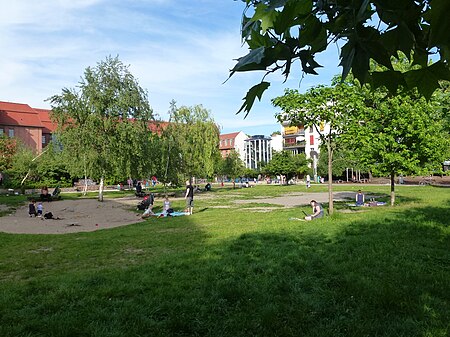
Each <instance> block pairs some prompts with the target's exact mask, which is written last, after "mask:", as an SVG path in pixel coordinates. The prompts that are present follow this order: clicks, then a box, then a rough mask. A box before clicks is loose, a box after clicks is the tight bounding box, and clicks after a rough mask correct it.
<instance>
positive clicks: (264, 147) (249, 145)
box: [244, 135, 272, 170]
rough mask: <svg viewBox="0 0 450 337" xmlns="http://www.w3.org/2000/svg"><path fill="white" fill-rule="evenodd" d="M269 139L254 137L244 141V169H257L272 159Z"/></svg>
mask: <svg viewBox="0 0 450 337" xmlns="http://www.w3.org/2000/svg"><path fill="white" fill-rule="evenodd" d="M271 141H272V138H271V137H266V136H263V135H255V136H252V137H249V138H247V139H246V140H245V160H244V162H245V167H247V168H250V169H254V170H255V169H259V168H260V167H261V164H262V163H268V162H269V161H270V160H271V159H272V146H271Z"/></svg>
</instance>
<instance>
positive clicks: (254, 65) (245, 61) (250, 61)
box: [230, 47, 266, 76]
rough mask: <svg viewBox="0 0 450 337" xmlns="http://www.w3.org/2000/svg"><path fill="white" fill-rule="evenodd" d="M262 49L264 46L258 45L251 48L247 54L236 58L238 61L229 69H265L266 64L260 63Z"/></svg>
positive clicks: (262, 56)
mask: <svg viewBox="0 0 450 337" xmlns="http://www.w3.org/2000/svg"><path fill="white" fill-rule="evenodd" d="M264 50H265V48H264V47H259V48H256V49H253V50H251V51H250V52H249V53H248V54H247V55H245V56H243V57H240V58H238V59H237V61H238V63H236V65H235V66H234V68H233V69H231V72H236V71H248V70H264V69H266V66H265V65H263V64H261V61H262V60H263V58H264ZM230 76H231V75H230Z"/></svg>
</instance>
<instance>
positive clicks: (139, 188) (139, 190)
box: [136, 181, 142, 194]
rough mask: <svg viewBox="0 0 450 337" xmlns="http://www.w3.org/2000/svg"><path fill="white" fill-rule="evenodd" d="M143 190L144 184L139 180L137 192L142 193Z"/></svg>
mask: <svg viewBox="0 0 450 337" xmlns="http://www.w3.org/2000/svg"><path fill="white" fill-rule="evenodd" d="M141 192H142V184H141V182H140V181H138V183H137V184H136V193H137V194H141Z"/></svg>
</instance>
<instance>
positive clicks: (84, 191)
mask: <svg viewBox="0 0 450 337" xmlns="http://www.w3.org/2000/svg"><path fill="white" fill-rule="evenodd" d="M87 190H88V183H87V176H86V171H85V173H84V189H83V195H86V194H87Z"/></svg>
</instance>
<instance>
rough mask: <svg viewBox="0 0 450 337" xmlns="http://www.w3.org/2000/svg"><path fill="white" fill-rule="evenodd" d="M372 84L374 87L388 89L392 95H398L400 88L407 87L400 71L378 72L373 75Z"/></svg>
mask: <svg viewBox="0 0 450 337" xmlns="http://www.w3.org/2000/svg"><path fill="white" fill-rule="evenodd" d="M371 83H372V85H373V87H374V89H376V88H380V87H386V89H388V90H389V92H390V93H392V94H396V92H397V89H398V87H399V86H406V82H405V79H404V76H403V74H402V73H401V72H400V71H394V70H386V71H376V72H373V73H372V74H371Z"/></svg>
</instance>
